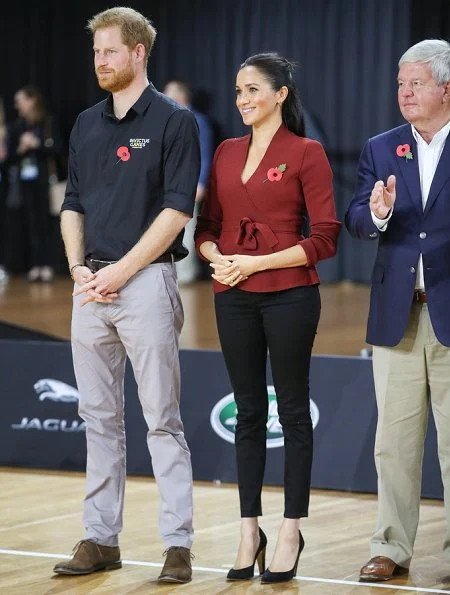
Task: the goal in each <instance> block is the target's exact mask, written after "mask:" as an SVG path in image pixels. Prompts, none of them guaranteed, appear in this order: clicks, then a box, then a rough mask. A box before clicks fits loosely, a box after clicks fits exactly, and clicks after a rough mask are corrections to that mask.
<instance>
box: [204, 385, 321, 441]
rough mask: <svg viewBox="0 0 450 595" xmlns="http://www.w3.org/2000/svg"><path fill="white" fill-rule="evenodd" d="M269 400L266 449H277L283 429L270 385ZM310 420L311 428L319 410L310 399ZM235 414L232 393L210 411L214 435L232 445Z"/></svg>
mask: <svg viewBox="0 0 450 595" xmlns="http://www.w3.org/2000/svg"><path fill="white" fill-rule="evenodd" d="M267 393H268V398H269V413H268V417H267V442H266V444H267V448H279V447H280V446H283V445H284V436H283V429H282V427H281V424H280V420H279V419H278V405H277V397H276V393H275V388H274V387H273V386H271V385H269V386H268V387H267ZM310 407H311V420H312V425H313V428H315V427H316V426H317V424H318V423H319V409H318V407H317V405H316V404H315V403H314V401H313V400H312V399H310ZM236 414H237V407H236V403H235V401H234V393H229V394H228V395H225V396H224V397H223V398H222V399H220V401H219V402H218V403H216V404H215V405H214V407H213V410H212V411H211V416H210V421H211V426H212V429H213V430H214V431H215V433H216V434H217V435H218V436H220V437H221V438H223V439H224V440H226V441H227V442H231V443H232V444H233V443H234V438H235V434H236Z"/></svg>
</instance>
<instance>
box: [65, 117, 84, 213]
mask: <svg viewBox="0 0 450 595" xmlns="http://www.w3.org/2000/svg"><path fill="white" fill-rule="evenodd" d="M79 126H80V118H79V117H78V119H77V121H76V122H75V125H74V127H73V128H72V132H71V133H70V141H69V170H68V175H67V185H66V194H65V198H64V202H63V204H62V207H61V212H62V211H77V212H78V213H83V214H84V209H83V207H82V205H81V202H80V196H79V184H78V161H77V147H78V136H79Z"/></svg>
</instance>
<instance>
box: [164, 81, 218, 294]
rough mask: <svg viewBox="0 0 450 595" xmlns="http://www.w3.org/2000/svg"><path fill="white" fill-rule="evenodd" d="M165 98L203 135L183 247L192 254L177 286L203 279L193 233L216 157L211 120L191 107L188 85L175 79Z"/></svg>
mask: <svg viewBox="0 0 450 595" xmlns="http://www.w3.org/2000/svg"><path fill="white" fill-rule="evenodd" d="M164 94H165V95H167V97H170V98H171V99H173V100H174V101H176V102H177V103H179V104H180V105H182V106H183V107H187V108H188V109H190V110H191V111H192V113H193V114H194V116H195V119H196V121H197V124H198V130H199V135H200V153H201V166H200V176H199V180H198V184H197V194H196V196H195V210H194V215H193V217H192V219H191V220H190V221H189V223H188V224H187V225H186V227H185V229H184V238H183V243H184V245H185V246H186V248H187V249H188V250H189V254H188V256H186V258H183V260H180V261H179V262H177V264H176V268H177V276H178V282H179V283H180V284H181V285H183V284H186V283H192V281H195V280H196V279H198V278H199V276H200V266H201V265H200V262H199V260H198V256H197V253H196V251H195V243H194V232H195V225H196V222H197V215H198V212H199V209H200V203H201V201H202V200H203V197H204V196H205V190H206V186H207V184H208V178H209V171H210V169H211V162H212V157H213V153H214V130H213V128H212V125H211V122H210V121H209V118H208V116H206V115H205V114H203V113H202V112H200V111H199V110H197V109H194V108H193V107H192V105H191V99H192V90H191V87H190V85H189V84H188V83H187V82H186V81H182V80H178V79H173V80H171V81H169V82H168V83H166V85H165V87H164Z"/></svg>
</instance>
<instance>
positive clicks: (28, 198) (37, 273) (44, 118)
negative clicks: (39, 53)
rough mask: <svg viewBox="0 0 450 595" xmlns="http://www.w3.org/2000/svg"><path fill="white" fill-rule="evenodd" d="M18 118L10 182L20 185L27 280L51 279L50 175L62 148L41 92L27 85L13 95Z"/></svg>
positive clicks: (10, 137) (10, 142)
mask: <svg viewBox="0 0 450 595" xmlns="http://www.w3.org/2000/svg"><path fill="white" fill-rule="evenodd" d="M14 105H15V108H16V110H17V113H18V118H17V119H16V121H15V122H14V123H13V124H12V125H11V127H10V131H9V135H8V142H7V147H8V168H9V175H8V179H9V184H10V185H13V184H14V185H17V189H18V196H19V197H20V202H21V207H22V213H23V222H22V223H23V227H24V230H25V241H26V243H27V261H28V266H29V271H28V274H27V279H28V281H39V280H40V281H45V282H49V281H52V280H53V278H54V270H53V264H52V263H53V257H54V254H53V247H52V242H51V222H50V201H49V191H50V186H49V176H50V171H49V170H50V162H51V161H53V160H54V159H55V157H56V156H57V155H58V154H59V153H61V151H62V142H61V139H60V135H59V132H58V130H57V129H55V122H54V119H53V118H52V117H51V115H50V114H49V113H48V110H47V107H46V103H45V100H44V97H43V95H42V92H41V91H40V90H39V89H38V88H37V87H36V86H34V85H26V86H24V87H22V88H21V89H19V90H18V91H17V92H16V93H15V95H14Z"/></svg>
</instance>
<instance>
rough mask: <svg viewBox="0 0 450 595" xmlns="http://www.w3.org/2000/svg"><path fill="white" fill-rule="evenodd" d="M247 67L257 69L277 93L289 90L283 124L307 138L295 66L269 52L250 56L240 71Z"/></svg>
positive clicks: (282, 113) (282, 112)
mask: <svg viewBox="0 0 450 595" xmlns="http://www.w3.org/2000/svg"><path fill="white" fill-rule="evenodd" d="M246 66H254V67H255V68H257V69H258V70H259V71H260V72H261V74H262V75H263V76H264V78H266V79H267V80H268V81H269V83H270V84H271V85H272V88H273V89H274V90H275V91H278V90H279V89H281V87H287V88H288V91H289V93H288V95H287V97H286V99H285V100H284V102H283V106H282V111H281V117H282V119H283V124H284V125H285V126H286V128H287V129H288V130H290V131H291V132H293V133H294V134H296V135H297V136H305V121H304V118H303V109H302V104H301V102H300V98H299V95H298V89H297V85H296V84H295V81H294V79H293V76H292V73H293V71H294V64H293V63H292V62H289V60H286V58H283V57H282V56H280V55H279V54H277V53H276V52H267V53H264V54H255V55H254V56H250V57H249V58H247V60H245V62H243V63H242V64H241V68H240V69H241V70H242V69H243V68H245V67H246Z"/></svg>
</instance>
